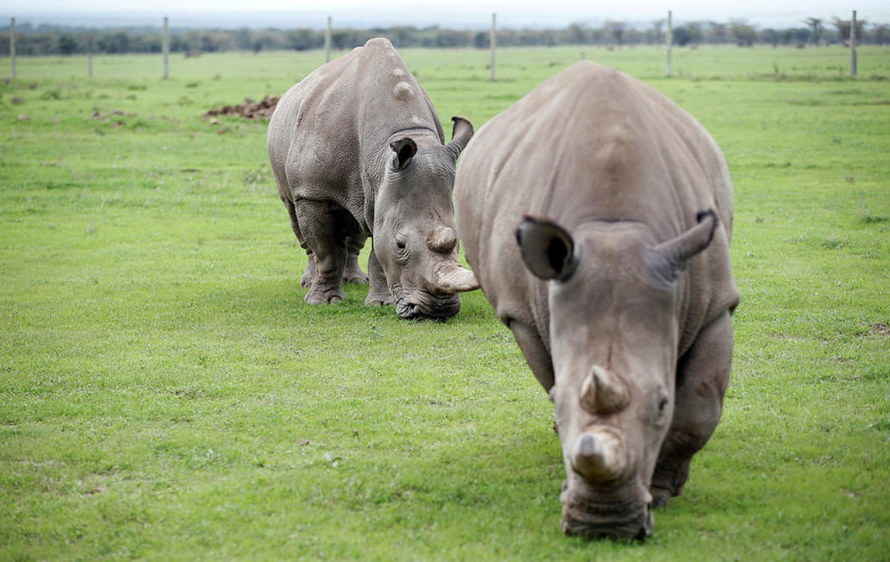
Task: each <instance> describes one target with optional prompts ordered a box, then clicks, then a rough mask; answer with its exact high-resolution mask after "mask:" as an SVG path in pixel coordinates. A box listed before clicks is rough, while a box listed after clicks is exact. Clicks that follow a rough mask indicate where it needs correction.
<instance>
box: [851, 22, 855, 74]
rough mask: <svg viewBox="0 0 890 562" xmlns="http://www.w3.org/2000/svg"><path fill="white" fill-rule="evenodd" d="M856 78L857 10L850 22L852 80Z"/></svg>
mask: <svg viewBox="0 0 890 562" xmlns="http://www.w3.org/2000/svg"><path fill="white" fill-rule="evenodd" d="M855 77H856V10H853V19H851V20H850V78H855Z"/></svg>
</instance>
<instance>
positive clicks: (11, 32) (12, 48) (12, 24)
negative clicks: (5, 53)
mask: <svg viewBox="0 0 890 562" xmlns="http://www.w3.org/2000/svg"><path fill="white" fill-rule="evenodd" d="M9 64H10V67H11V69H12V79H13V80H15V18H12V19H11V20H10V22H9Z"/></svg>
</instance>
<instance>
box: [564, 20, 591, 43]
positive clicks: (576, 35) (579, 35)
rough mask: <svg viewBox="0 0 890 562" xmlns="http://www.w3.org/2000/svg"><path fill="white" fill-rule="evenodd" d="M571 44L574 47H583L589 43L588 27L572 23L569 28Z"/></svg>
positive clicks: (579, 23)
mask: <svg viewBox="0 0 890 562" xmlns="http://www.w3.org/2000/svg"><path fill="white" fill-rule="evenodd" d="M568 33H569V43H570V44H572V45H583V44H584V43H587V40H588V39H587V26H585V25H584V24H583V23H581V22H577V21H576V22H572V23H570V24H569V27H568Z"/></svg>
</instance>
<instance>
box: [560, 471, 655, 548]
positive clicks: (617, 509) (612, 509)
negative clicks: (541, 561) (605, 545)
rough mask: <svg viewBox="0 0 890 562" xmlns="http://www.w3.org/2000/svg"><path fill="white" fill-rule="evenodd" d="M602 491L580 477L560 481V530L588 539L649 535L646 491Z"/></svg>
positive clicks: (637, 538)
mask: <svg viewBox="0 0 890 562" xmlns="http://www.w3.org/2000/svg"><path fill="white" fill-rule="evenodd" d="M622 495H623V494H601V493H597V492H595V491H594V490H593V489H592V488H591V487H590V485H588V484H587V483H585V482H584V481H583V480H581V479H580V478H575V479H573V482H572V484H570V485H568V484H565V483H564V484H563V491H562V494H561V495H560V499H561V500H562V522H561V526H562V531H563V532H564V533H565V534H566V535H579V536H584V537H588V538H591V539H601V538H613V539H616V538H629V539H636V540H645V539H646V538H647V537H649V536H650V535H652V528H653V525H654V518H653V516H652V510H651V502H650V501H649V496H648V494H643V495H640V494H634V495H633V496H631V498H630V499H621V496H622Z"/></svg>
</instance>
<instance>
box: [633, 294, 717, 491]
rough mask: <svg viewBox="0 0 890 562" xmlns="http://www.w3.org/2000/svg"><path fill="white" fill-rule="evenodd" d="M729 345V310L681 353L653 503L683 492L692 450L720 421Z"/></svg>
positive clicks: (652, 489) (657, 467) (694, 449)
mask: <svg viewBox="0 0 890 562" xmlns="http://www.w3.org/2000/svg"><path fill="white" fill-rule="evenodd" d="M732 346H733V337H732V319H731V317H730V315H729V312H728V311H727V312H726V313H724V314H723V316H721V317H719V318H718V319H717V320H715V321H714V322H712V323H711V324H709V325H708V326H707V327H705V328H704V329H703V330H702V331H701V332H700V333H699V335H698V337H697V338H696V340H695V342H694V343H693V344H692V347H691V348H690V349H689V351H688V352H687V353H686V355H684V356H683V357H682V358H681V359H680V362H679V365H678V367H677V390H676V395H675V402H676V403H675V405H674V419H673V421H672V422H671V427H670V430H668V434H667V436H666V437H665V440H664V443H663V444H662V446H661V451H660V453H659V455H658V462H657V464H656V466H655V473H654V474H653V475H652V485H651V490H650V491H651V493H652V498H653V505H654V506H655V507H662V506H664V505H666V504H667V502H668V499H670V497H671V496H678V495H680V494H681V493H682V491H683V486H684V484H685V483H686V479H687V477H688V476H689V463H690V461H691V460H692V456H693V455H695V453H697V452H698V451H700V450H701V449H702V447H704V446H705V443H707V442H708V439H710V438H711V435H712V434H713V433H714V429H715V428H716V427H717V423H718V422H719V421H720V414H721V413H722V411H723V396H724V394H726V387H727V385H728V384H729V370H730V364H731V362H732Z"/></svg>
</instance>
